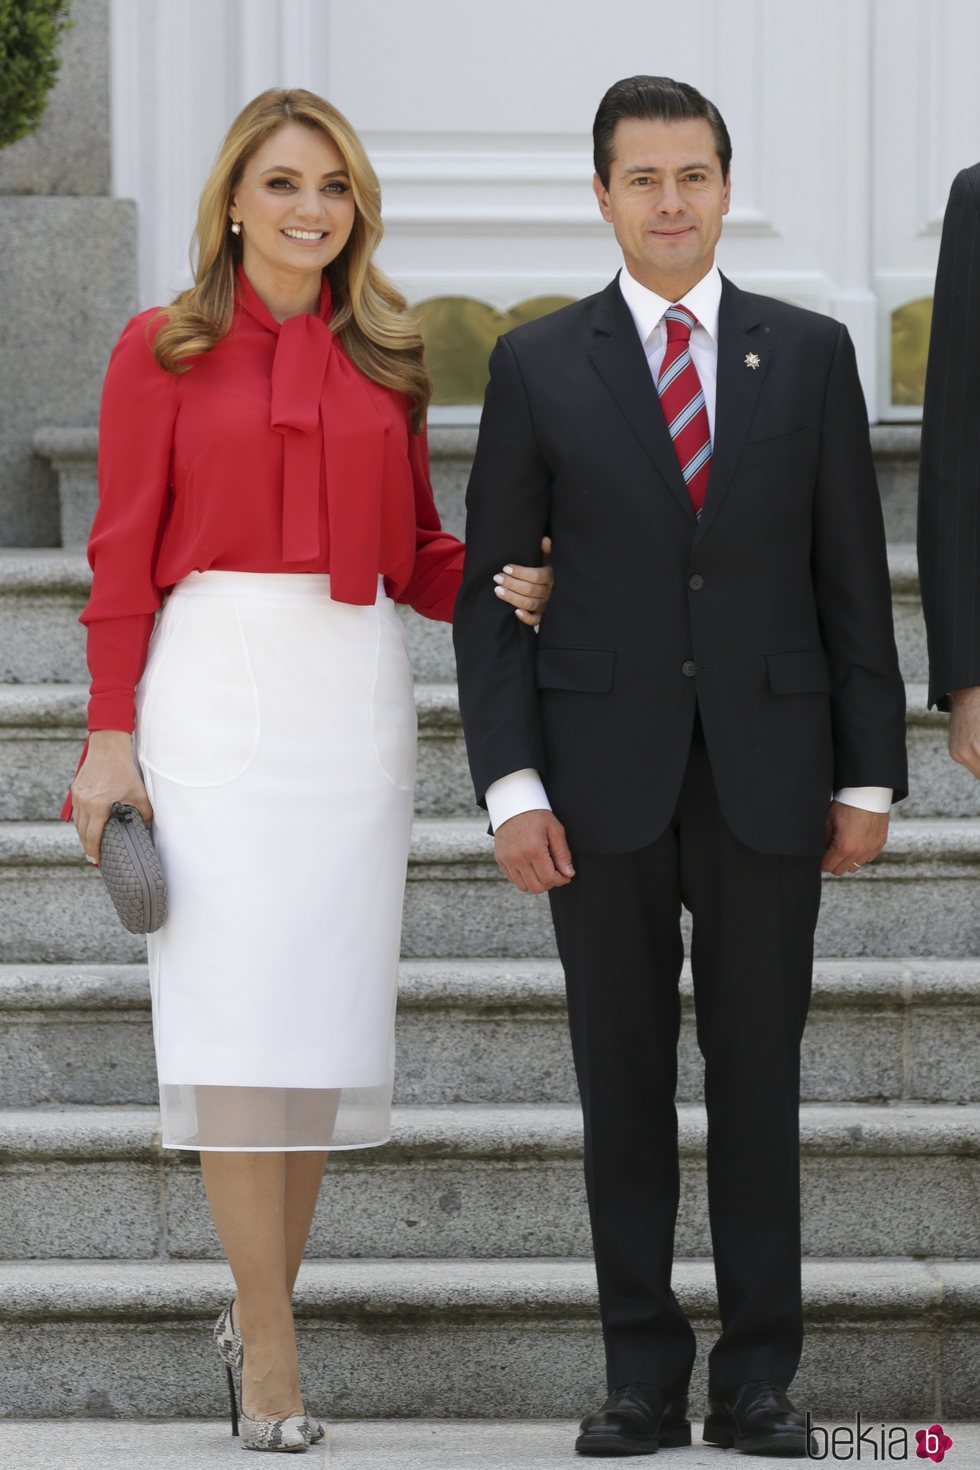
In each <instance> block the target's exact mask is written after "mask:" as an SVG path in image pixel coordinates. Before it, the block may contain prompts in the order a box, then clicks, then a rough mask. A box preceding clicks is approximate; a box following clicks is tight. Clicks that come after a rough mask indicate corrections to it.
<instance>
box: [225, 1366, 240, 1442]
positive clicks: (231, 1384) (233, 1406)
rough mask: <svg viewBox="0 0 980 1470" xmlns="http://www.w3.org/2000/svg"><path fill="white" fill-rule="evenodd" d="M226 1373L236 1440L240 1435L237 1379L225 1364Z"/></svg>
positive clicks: (232, 1426)
mask: <svg viewBox="0 0 980 1470" xmlns="http://www.w3.org/2000/svg"><path fill="white" fill-rule="evenodd" d="M225 1372H226V1373H227V1374H228V1398H229V1400H230V1401H231V1433H232V1438H234V1437H235V1435H237V1433H238V1404H237V1402H236V1400H235V1379H234V1375H233V1374H232V1371H231V1369H230V1368H229V1367H228V1365H227V1364H225Z"/></svg>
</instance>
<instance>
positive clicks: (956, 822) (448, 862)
mask: <svg viewBox="0 0 980 1470" xmlns="http://www.w3.org/2000/svg"><path fill="white" fill-rule="evenodd" d="M930 863H931V864H936V863H940V864H945V865H948V866H958V867H961V868H967V867H969V868H973V867H975V866H976V865H977V864H980V823H978V822H976V821H974V820H972V819H971V818H960V817H946V818H931V817H929V818H923V817H906V818H903V820H902V821H900V822H896V823H895V824H894V826H893V827H892V830H891V833H890V836H889V842H888V846H887V847H886V848H885V850H884V852H883V853H882V854H881V856H880V857H879V858H877V859H876V860H875V862H874V863H873V864H870V865H869V866H868V867H867V868H865V869H864V870H863V871H862V872H861V873H859V874H855V875H853V876H851V877H848V878H845V879H837V880H836V881H838V882H841V881H843V882H847V883H855V882H856V883H868V882H872V883H873V882H875V881H876V880H878V881H880V880H881V879H882V878H883V877H884V876H885V875H886V874H887V872H888V871H889V870H894V869H896V868H899V869H901V868H903V867H905V868H908V869H911V868H912V867H913V865H922V864H930ZM25 866H30V867H71V868H81V867H84V866H85V860H84V857H83V855H82V851H81V847H80V846H79V843H78V838H77V836H76V834H75V831H74V828H73V827H72V825H71V823H70V822H61V821H58V820H53V821H48V822H0V868H4V867H8V868H9V867H15V868H16V867H25ZM426 869H430V870H431V869H437V870H438V869H441V870H442V871H440V872H435V873H433V874H431V876H437V877H443V878H458V877H460V876H462V875H463V874H465V875H466V876H467V877H471V876H483V877H492V878H494V879H499V880H500V881H501V882H503V879H502V878H500V874H499V872H498V870H497V866H496V863H495V862H494V861H493V852H492V847H491V844H490V839H489V838H488V836H487V828H486V822H485V821H483V822H474V821H471V820H469V819H468V818H454V817H444V818H428V817H426V818H418V819H416V821H415V823H414V826H413V830H412V847H411V853H410V857H409V881H410V882H411V881H412V880H413V878H414V879H416V880H417V879H418V878H419V877H423V878H424V877H428V876H430V874H429V873H427V872H426V871H425V870H426ZM474 869H478V870H481V871H480V872H479V874H476V873H474V872H473V870H474ZM413 870H414V871H413ZM419 870H422V871H421V872H420V871H419ZM915 876H918V875H917V874H916V875H915ZM91 877H92V878H93V880H97V879H98V874H97V873H95V872H93V873H92V874H91Z"/></svg>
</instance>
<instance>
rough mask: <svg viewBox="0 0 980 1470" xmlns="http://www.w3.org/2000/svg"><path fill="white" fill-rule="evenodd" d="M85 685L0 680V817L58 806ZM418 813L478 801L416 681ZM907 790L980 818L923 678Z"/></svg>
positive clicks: (915, 694) (455, 717) (462, 811)
mask: <svg viewBox="0 0 980 1470" xmlns="http://www.w3.org/2000/svg"><path fill="white" fill-rule="evenodd" d="M87 697H88V691H87V686H85V685H81V684H4V685H0V821H17V822H20V821H28V822H37V821H43V820H44V819H45V818H50V817H52V816H54V815H57V813H58V812H59V811H60V808H61V803H62V801H63V800H64V794H65V791H66V790H67V788H68V785H69V783H70V782H71V779H72V776H73V775H74V772H75V766H76V764H77V762H78V757H79V755H80V754H81V749H82V743H83V741H84V739H85V714H86V701H87ZM415 701H416V707H417V709H418V719H419V765H418V783H417V785H416V790H415V809H416V812H417V814H418V815H419V816H420V817H472V816H474V815H476V813H477V808H476V804H475V801H474V797H473V784H472V781H471V780H470V774H469V767H468V766H467V763H466V749H465V745H464V741H463V733H462V727H461V724H460V719H459V705H458V702H457V698H456V689H455V686H454V685H452V684H422V683H419V684H416V686H415ZM908 701H909V717H908V741H909V785H910V792H911V794H910V796H909V797H908V799H907V800H906V801H903V802H900V803H899V804H898V805H897V806H896V807H895V813H894V814H895V816H896V817H978V816H980V782H978V781H976V780H975V779H974V777H973V776H972V775H971V774H970V772H969V771H966V770H964V769H963V767H962V766H957V765H955V764H954V763H953V762H952V761H951V760H950V758H949V754H948V752H947V749H946V734H947V722H948V717H947V716H946V715H945V714H942V713H940V712H939V711H937V710H927V709H926V687H925V685H924V684H913V685H911V686H910V687H909V690H908Z"/></svg>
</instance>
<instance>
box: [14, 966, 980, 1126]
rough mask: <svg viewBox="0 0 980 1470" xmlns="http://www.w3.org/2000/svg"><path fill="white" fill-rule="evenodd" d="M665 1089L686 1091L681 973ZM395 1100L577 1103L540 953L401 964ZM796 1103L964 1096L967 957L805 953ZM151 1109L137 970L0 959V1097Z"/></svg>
mask: <svg viewBox="0 0 980 1470" xmlns="http://www.w3.org/2000/svg"><path fill="white" fill-rule="evenodd" d="M681 1010H682V1024H681V1038H680V1045H679V1051H678V1091H677V1095H678V1098H679V1099H680V1100H681V1101H683V1102H691V1101H696V1100H698V1099H699V1098H700V1096H701V1085H702V1062H701V1054H700V1052H699V1051H698V1048H697V1042H696V1037H695V1031H694V1001H693V992H692V986H691V978H690V969H689V966H687V965H685V969H684V976H683V979H682V981H681ZM396 1058H397V1060H396V1069H395V1100H396V1102H398V1103H403V1104H416V1105H418V1104H436V1103H482V1104H492V1103H571V1102H575V1101H576V1100H577V1092H576V1087H575V1078H574V1074H573V1070H572V1064H571V1054H570V1049H569V1042H568V1033H567V1026H566V1020H565V995H564V985H563V981H562V975H561V970H560V967H559V965H558V962H557V961H556V960H500V959H492V960H488V959H470V960H462V959H460V960H451V959H450V960H431V959H430V960H403V961H402V965H401V975H400V984H399V1002H398V1019H397V1047H396ZM802 1096H803V1098H804V1100H805V1101H808V1102H826V1103H834V1102H837V1103H840V1102H879V1103H883V1102H886V1101H896V1102H897V1101H904V1102H910V1101H915V1100H922V1101H925V1102H934V1103H961V1102H962V1103H965V1102H974V1103H980V961H978V960H935V959H908V958H905V959H896V960H854V959H850V960H842V959H822V960H818V961H817V963H816V965H815V967H814V976H813V995H812V999H811V1003H810V1013H809V1018H808V1021H807V1027H806V1032H805V1034H804V1038H803V1068H802ZM156 1103H157V1085H156V1067H155V1062H154V1057H153V1038H152V1032H151V1027H150V996H149V984H148V979H147V973H146V966H145V965H72V964H63V965H57V964H53V965H31V964H19V965H18V964H8V965H0V1107H6V1108H31V1107H41V1106H52V1105H60V1104H80V1105H96V1104H101V1105H106V1104H108V1105H117V1106H118V1105H126V1104H129V1105H133V1104H153V1105H154V1106H155V1105H156Z"/></svg>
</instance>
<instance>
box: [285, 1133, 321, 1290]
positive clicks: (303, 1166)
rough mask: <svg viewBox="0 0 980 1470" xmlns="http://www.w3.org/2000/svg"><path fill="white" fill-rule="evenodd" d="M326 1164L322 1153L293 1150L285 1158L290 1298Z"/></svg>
mask: <svg viewBox="0 0 980 1470" xmlns="http://www.w3.org/2000/svg"><path fill="white" fill-rule="evenodd" d="M326 1162H327V1154H326V1150H325V1149H315V1150H310V1151H309V1152H307V1151H306V1150H305V1149H303V1150H302V1151H300V1150H296V1151H292V1152H290V1153H288V1154H287V1155H286V1192H285V1227H286V1239H285V1250H286V1290H287V1291H288V1292H289V1295H290V1296H292V1294H293V1288H294V1286H295V1285H296V1277H297V1276H298V1275H299V1268H300V1265H301V1263H302V1260H303V1252H304V1251H305V1250H306V1242H307V1239H308V1238H309V1234H310V1226H311V1225H312V1223H313V1212H314V1210H315V1209H316V1201H317V1195H318V1194H319V1193H320V1183H321V1181H322V1179H323V1171H324V1168H325V1166H326Z"/></svg>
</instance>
